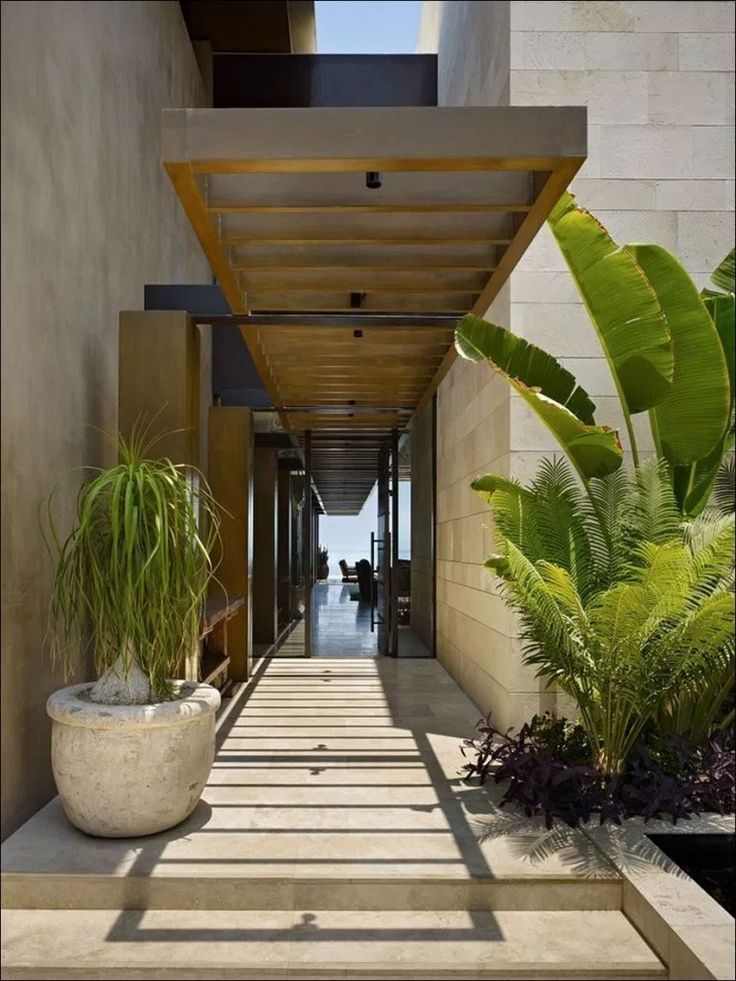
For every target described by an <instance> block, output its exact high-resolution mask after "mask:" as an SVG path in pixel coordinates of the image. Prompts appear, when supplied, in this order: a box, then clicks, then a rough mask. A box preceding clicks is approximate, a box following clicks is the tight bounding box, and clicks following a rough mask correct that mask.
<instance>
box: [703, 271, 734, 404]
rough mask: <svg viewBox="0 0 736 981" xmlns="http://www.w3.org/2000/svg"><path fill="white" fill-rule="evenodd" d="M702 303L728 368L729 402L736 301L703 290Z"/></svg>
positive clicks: (732, 386) (732, 394) (721, 294)
mask: <svg viewBox="0 0 736 981" xmlns="http://www.w3.org/2000/svg"><path fill="white" fill-rule="evenodd" d="M701 296H702V298H703V303H704V304H705V308H706V310H707V311H708V313H709V314H710V315H711V318H712V320H713V323H714V324H715V328H716V331H717V333H718V337H719V339H720V342H721V347H722V348H723V354H724V357H725V359H726V365H727V367H728V378H729V383H730V386H731V402H733V399H734V359H735V358H736V331H735V324H734V312H735V304H736V300H734V297H733V296H726V295H724V294H723V293H711V292H710V291H708V290H703V293H701Z"/></svg>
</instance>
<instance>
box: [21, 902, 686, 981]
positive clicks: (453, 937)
mask: <svg viewBox="0 0 736 981" xmlns="http://www.w3.org/2000/svg"><path fill="white" fill-rule="evenodd" d="M3 938H4V943H3V946H4V952H3V970H2V977H3V979H5V981H16V979H25V981H31V979H44V981H56V979H75V981H85V979H92V978H94V979H97V981H100V979H105V978H110V979H117V981H129V979H144V978H145V979H150V981H157V979H164V978H166V979H174V978H177V979H199V981H209V979H213V981H214V979H218V981H229V979H250V978H252V979H256V978H257V979H263V978H272V979H273V978H287V977H288V978H322V979H325V978H350V979H353V978H355V979H357V978H373V979H388V978H397V979H398V978H407V979H409V978H411V979H427V978H433V979H434V978H438V979H439V978H487V979H491V978H505V979H522V978H528V979H563V978H578V979H583V978H585V979H590V981H592V979H598V978H607V979H619V978H621V979H623V978H641V979H644V978H666V977H667V974H666V971H665V969H664V968H663V966H662V964H661V962H660V961H659V960H658V958H657V957H656V956H655V955H654V953H653V952H652V951H651V950H650V948H649V947H648V946H647V945H646V943H645V942H644V941H643V940H642V938H641V937H640V936H639V934H638V933H637V932H636V930H635V929H634V928H633V927H632V926H631V924H630V923H629V921H628V920H627V919H626V918H625V917H624V915H623V914H622V913H620V912H614V911H610V912H602V911H593V912H580V911H575V912H559V911H556V912H549V911H547V912H543V911H529V912H510V911H507V910H501V911H489V910H483V911H480V910H476V911H469V910H460V911H458V910H454V911H453V910H448V911H444V912H436V911H435V912H427V911H423V912H417V911H413V912H412V911H404V912H403V913H402V914H401V915H400V916H397V914H396V912H395V911H375V912H366V911H345V910H340V911H334V910H320V911H315V910H304V909H303V910H291V911H278V910H270V909H266V910H251V911H250V912H249V913H248V914H244V913H243V912H236V911H227V910H225V911H183V910H148V911H145V912H143V911H141V912H135V911H127V912H115V911H112V910H110V911H106V910H68V911H63V910H9V911H6V912H5V914H4V916H3Z"/></svg>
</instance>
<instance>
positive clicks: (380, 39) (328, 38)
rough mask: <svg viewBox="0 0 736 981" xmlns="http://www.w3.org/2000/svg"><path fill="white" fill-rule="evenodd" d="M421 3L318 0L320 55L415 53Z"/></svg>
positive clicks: (393, 0)
mask: <svg viewBox="0 0 736 981" xmlns="http://www.w3.org/2000/svg"><path fill="white" fill-rule="evenodd" d="M421 9H422V2H421V0H317V2H316V3H315V14H316V21H317V53H318V54H414V53H415V52H416V49H417V37H418V35H419V17H420V14H421Z"/></svg>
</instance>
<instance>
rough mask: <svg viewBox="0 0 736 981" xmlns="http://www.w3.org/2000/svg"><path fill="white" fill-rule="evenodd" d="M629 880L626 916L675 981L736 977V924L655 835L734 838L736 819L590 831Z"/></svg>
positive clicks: (712, 817) (710, 817) (708, 817)
mask: <svg viewBox="0 0 736 981" xmlns="http://www.w3.org/2000/svg"><path fill="white" fill-rule="evenodd" d="M584 830H585V834H586V835H587V836H588V837H589V838H590V839H592V841H594V842H595V844H596V845H597V846H598V847H599V848H600V849H601V851H602V852H603V853H604V854H605V855H606V857H607V858H608V859H609V861H611V862H612V863H613V865H614V866H615V867H616V869H617V870H618V871H619V873H620V874H621V876H622V878H623V912H624V913H625V914H626V916H627V917H628V918H629V920H630V921H631V922H632V923H633V924H634V926H635V927H636V928H637V930H638V931H639V933H640V934H641V935H642V936H643V937H644V939H645V940H646V941H647V943H649V945H650V946H651V947H652V948H653V949H654V950H655V951H656V953H657V954H658V955H659V956H660V958H661V959H662V961H663V963H664V964H665V965H666V966H667V968H668V969H669V977H670V979H671V981H732V979H733V978H734V977H736V947H735V945H734V929H735V927H736V924H735V923H734V918H733V917H732V916H730V915H729V913H727V912H726V910H725V909H723V908H722V907H721V906H720V905H719V904H718V903H717V902H716V901H715V899H712V898H711V897H710V896H709V895H708V893H707V892H705V890H704V889H701V887H700V886H699V885H698V884H697V883H696V882H695V881H694V880H693V879H691V878H690V877H689V876H688V875H686V874H685V873H684V872H683V871H682V869H680V868H679V866H678V865H677V864H676V863H675V862H673V861H672V860H671V859H669V858H668V857H667V856H666V855H665V854H664V852H662V851H661V850H660V849H659V848H658V847H657V846H656V845H655V844H654V842H653V841H651V840H650V838H649V836H650V835H657V834H668V835H671V834H682V835H693V836H696V835H698V834H733V833H734V830H736V829H735V827H734V819H733V817H721V816H720V815H716V814H703V815H700V816H699V817H693V818H691V819H689V820H683V821H679V822H678V823H677V824H676V825H673V824H671V823H670V822H668V821H665V820H656V821H649V822H647V823H644V822H643V821H642V820H641V819H638V818H635V819H633V820H630V821H625V822H624V824H623V825H622V826H621V827H615V826H611V825H608V824H606V825H603V827H596V826H591V827H586V828H585V829H584Z"/></svg>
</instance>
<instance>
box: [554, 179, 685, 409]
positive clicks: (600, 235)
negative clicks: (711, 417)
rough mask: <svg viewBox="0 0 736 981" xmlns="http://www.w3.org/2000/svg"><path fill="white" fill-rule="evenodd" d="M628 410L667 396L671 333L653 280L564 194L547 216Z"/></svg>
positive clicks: (588, 214) (671, 356)
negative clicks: (651, 281)
mask: <svg viewBox="0 0 736 981" xmlns="http://www.w3.org/2000/svg"><path fill="white" fill-rule="evenodd" d="M549 226H550V228H551V229H552V233H553V234H554V236H555V238H556V239H557V244H558V245H559V247H560V249H561V251H562V254H563V256H564V257H565V260H566V262H567V264H568V266H569V267H570V271H571V272H572V275H573V278H574V279H575V282H576V285H577V287H578V290H579V291H580V294H581V296H582V298H583V302H584V303H585V306H586V308H587V310H588V313H589V315H590V318H591V320H592V322H593V326H594V327H595V330H596V333H597V334H598V339H599V341H600V343H601V346H602V348H603V352H604V354H605V356H606V358H607V360H608V363H609V365H610V367H611V371H612V373H613V376H614V380H615V381H616V384H617V387H618V389H619V392H620V394H621V396H622V398H623V400H624V401H625V403H626V407H627V408H628V411H629V412H632V413H634V412H644V411H645V410H646V409H651V408H652V407H653V406H655V405H658V404H659V403H660V402H661V401H663V399H664V398H666V396H667V394H668V392H669V389H670V385H671V383H672V375H673V369H674V360H673V354H672V346H671V343H670V331H669V329H668V325H667V321H666V318H665V315H664V312H663V310H662V308H661V306H660V303H659V300H658V299H657V295H656V293H655V291H654V289H653V288H652V285H651V283H650V282H649V279H648V278H647V276H646V275H645V273H644V272H643V270H642V269H641V267H640V266H639V264H638V262H637V261H636V258H635V257H634V256H633V255H632V253H631V251H630V250H629V249H627V248H621V247H619V246H618V245H617V244H616V243H615V242H614V241H613V239H612V238H611V236H610V235H609V234H608V232H607V231H606V229H605V228H604V227H603V225H601V223H600V222H599V221H598V220H597V219H596V218H594V217H593V215H591V214H590V212H588V211H585V210H583V209H582V208H579V207H578V206H577V205H576V204H575V199H574V198H573V197H572V195H571V194H567V193H566V194H564V195H563V196H562V197H561V198H560V200H559V202H558V203H557V205H556V206H555V208H554V209H553V211H552V214H551V215H550V217H549Z"/></svg>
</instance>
